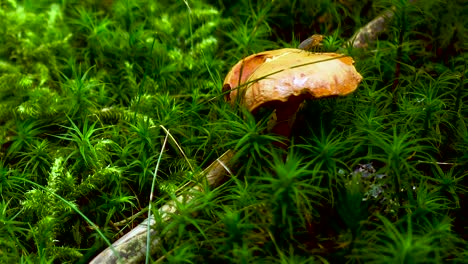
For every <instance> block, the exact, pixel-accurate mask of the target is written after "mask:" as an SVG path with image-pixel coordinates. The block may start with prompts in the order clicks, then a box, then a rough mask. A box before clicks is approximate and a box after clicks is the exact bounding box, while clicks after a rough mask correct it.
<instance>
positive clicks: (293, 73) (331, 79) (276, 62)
mask: <svg viewBox="0 0 468 264" xmlns="http://www.w3.org/2000/svg"><path fill="white" fill-rule="evenodd" d="M353 63H354V61H353V59H352V58H351V57H349V56H347V55H343V54H337V53H311V52H307V51H304V50H302V49H292V48H285V49H278V50H270V51H264V52H260V53H257V54H253V55H250V56H248V57H246V58H244V59H242V60H241V61H239V62H238V63H237V64H236V65H234V67H233V68H232V69H231V71H230V72H229V73H228V74H227V76H226V78H225V80H224V84H223V91H224V92H226V94H225V99H226V100H227V101H229V102H230V103H231V104H232V105H235V104H236V103H239V104H240V105H242V106H244V107H246V108H247V109H248V110H249V111H250V112H252V113H255V112H257V111H258V109H260V108H261V107H273V108H274V109H275V111H276V124H275V125H274V127H273V129H272V132H273V133H276V134H279V135H282V136H284V137H286V138H289V137H290V135H291V127H292V125H293V122H294V118H295V114H296V112H297V110H298V109H299V106H300V105H301V103H302V102H303V101H304V100H307V99H317V98H327V97H334V96H344V95H347V94H349V93H351V92H353V91H354V90H356V88H357V86H358V84H359V83H360V81H361V80H362V76H361V75H360V74H359V73H358V72H357V71H356V69H355V67H354V66H353Z"/></svg>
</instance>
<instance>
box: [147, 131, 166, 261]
mask: <svg viewBox="0 0 468 264" xmlns="http://www.w3.org/2000/svg"><path fill="white" fill-rule="evenodd" d="M168 137H169V131H168V130H167V131H166V137H164V142H163V144H162V146H161V151H160V152H159V157H158V162H157V163H156V168H155V169H154V174H153V182H152V183H151V192H150V201H149V205H148V223H149V222H150V220H151V203H152V202H153V193H154V186H155V185H156V176H157V175H158V170H159V164H160V163H161V158H162V154H163V152H164V149H165V148H166V143H167V138H168ZM150 235H151V225H148V229H147V232H146V259H145V263H146V264H148V263H149V255H150V252H151V248H150V245H151V243H150V242H151V236H150Z"/></svg>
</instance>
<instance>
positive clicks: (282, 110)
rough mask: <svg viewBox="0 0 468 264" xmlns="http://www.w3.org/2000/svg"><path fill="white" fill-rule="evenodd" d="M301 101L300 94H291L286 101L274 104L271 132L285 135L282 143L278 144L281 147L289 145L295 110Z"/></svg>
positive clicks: (302, 99)
mask: <svg viewBox="0 0 468 264" xmlns="http://www.w3.org/2000/svg"><path fill="white" fill-rule="evenodd" d="M303 101H304V98H302V96H291V97H290V98H289V99H288V101H287V102H284V103H283V102H281V103H279V104H278V105H277V106H276V123H275V125H274V126H273V128H272V130H271V132H273V133H275V134H276V135H280V136H283V137H285V142H284V144H280V145H281V147H283V148H287V147H288V146H289V139H290V137H291V128H292V126H293V124H294V121H295V119H296V112H297V110H298V109H299V107H300V106H301V103H302V102H303Z"/></svg>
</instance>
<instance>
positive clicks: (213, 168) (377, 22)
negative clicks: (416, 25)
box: [90, 10, 393, 264]
mask: <svg viewBox="0 0 468 264" xmlns="http://www.w3.org/2000/svg"><path fill="white" fill-rule="evenodd" d="M392 17H393V11H392V10H387V11H385V12H384V13H383V14H381V15H380V16H378V17H376V18H375V19H373V20H372V21H371V22H369V23H368V24H367V25H366V26H364V27H362V28H361V29H359V30H358V31H357V32H356V33H355V34H354V36H353V37H352V38H351V39H350V40H349V41H348V43H349V44H350V45H352V46H353V47H355V48H367V47H368V46H369V43H372V42H373V41H375V40H376V39H377V36H378V34H379V33H381V32H383V31H385V30H386V29H387V24H388V21H389V20H390V19H392ZM234 154H235V152H234V151H233V150H228V151H226V152H225V153H224V154H223V155H221V156H220V157H219V158H218V159H216V161H214V162H213V163H211V165H210V166H208V167H207V168H206V169H205V170H204V171H203V172H202V173H201V174H202V175H204V177H205V178H206V181H207V182H208V184H209V185H210V187H212V188H214V187H216V186H218V185H219V184H220V183H221V182H223V181H224V179H225V176H226V175H227V174H232V173H231V171H230V169H229V168H230V167H231V166H233V165H234V164H233V162H232V158H233V157H234ZM195 190H200V185H196V186H194V187H193V188H192V189H190V190H189V191H188V192H187V193H185V194H181V195H179V196H178V197H177V198H176V199H177V201H178V202H181V201H184V202H189V201H190V200H191V199H192V198H193V192H194V191H195ZM190 193H192V195H190ZM176 203H177V202H176V201H169V202H168V203H166V204H165V205H164V206H162V207H161V208H160V209H159V210H158V211H159V215H160V216H161V219H162V220H164V221H169V220H170V214H172V213H175V212H177V208H176ZM148 223H149V225H150V226H151V225H154V224H155V223H156V221H155V219H154V217H151V218H150V219H146V220H145V221H143V222H142V223H141V224H139V225H138V226H137V227H135V228H134V229H132V230H131V231H130V232H128V233H127V234H125V235H124V236H123V237H121V238H120V239H118V240H117V241H116V242H114V243H113V244H112V246H113V247H114V248H115V250H116V251H117V252H118V253H119V255H120V256H121V259H120V261H121V263H137V262H141V261H143V260H144V258H145V255H146V248H147V245H146V232H147V229H148ZM150 235H151V237H152V241H151V248H152V250H155V249H156V248H157V245H158V244H159V243H160V241H161V237H159V236H158V234H157V233H156V231H155V230H151V234H150ZM101 263H105V264H114V263H119V258H118V257H117V256H116V255H114V254H113V253H112V251H111V250H110V248H107V249H105V250H104V251H102V252H101V253H100V254H99V255H98V256H96V257H95V258H94V259H93V260H92V261H91V262H90V264H101Z"/></svg>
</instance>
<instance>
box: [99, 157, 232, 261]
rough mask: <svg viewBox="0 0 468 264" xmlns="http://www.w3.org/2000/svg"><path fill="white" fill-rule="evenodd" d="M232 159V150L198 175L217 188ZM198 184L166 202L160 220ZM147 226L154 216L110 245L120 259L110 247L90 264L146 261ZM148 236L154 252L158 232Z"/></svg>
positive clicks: (152, 222) (188, 197)
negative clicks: (150, 238)
mask: <svg viewBox="0 0 468 264" xmlns="http://www.w3.org/2000/svg"><path fill="white" fill-rule="evenodd" d="M233 157H234V151H232V150H228V151H226V152H225V153H224V154H223V155H221V156H220V157H219V158H217V159H216V160H215V161H214V162H213V163H211V164H210V166H208V167H207V168H206V169H205V170H204V171H203V172H201V176H204V179H206V181H207V183H208V185H210V187H212V188H215V187H216V186H218V185H220V184H221V183H222V182H223V180H224V179H225V176H226V175H228V174H231V171H230V169H229V167H230V166H232V165H233V164H232V158H233ZM200 189H201V187H200V185H196V186H194V187H192V188H191V189H190V190H189V191H187V192H186V193H183V194H181V195H179V196H178V197H177V198H176V200H177V201H174V200H172V201H169V202H168V203H166V204H165V205H164V206H162V207H161V208H160V209H159V210H158V211H159V215H160V216H161V219H162V220H163V221H169V220H170V215H171V214H173V213H176V212H177V207H176V204H177V203H178V202H179V203H180V202H185V203H187V202H189V201H190V200H191V199H192V198H193V193H194V192H196V191H198V192H199V191H200ZM148 223H149V225H150V226H152V225H154V224H156V221H155V219H154V217H151V218H149V221H148V219H146V220H145V221H143V222H142V223H141V224H139V225H138V226H137V227H135V228H134V229H132V230H131V231H130V232H128V233H127V234H125V235H124V236H123V237H121V238H120V239H118V240H117V241H116V242H114V243H113V244H112V246H113V247H114V250H115V251H116V252H118V253H119V255H120V257H121V258H120V260H119V258H118V257H117V256H116V255H114V254H113V252H112V251H111V250H110V248H107V249H105V250H104V251H102V252H101V253H100V254H99V255H98V256H96V257H95V258H94V259H93V260H92V261H91V262H90V264H101V263H106V264H111V263H112V264H113V263H139V262H142V261H143V260H144V259H145V255H146V247H147V244H146V232H147V229H148ZM150 232H151V233H150V235H151V237H152V240H151V245H150V247H151V249H152V250H155V249H156V248H157V246H158V244H159V243H160V241H161V237H160V236H159V235H158V234H157V232H156V231H155V230H154V229H153V230H151V231H150Z"/></svg>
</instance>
